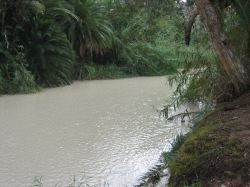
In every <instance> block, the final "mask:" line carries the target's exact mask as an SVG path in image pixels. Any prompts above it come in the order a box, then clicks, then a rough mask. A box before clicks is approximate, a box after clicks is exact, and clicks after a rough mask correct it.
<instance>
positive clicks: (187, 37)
mask: <svg viewBox="0 0 250 187" xmlns="http://www.w3.org/2000/svg"><path fill="white" fill-rule="evenodd" d="M198 14H199V11H198V9H197V8H195V10H194V11H193V12H192V14H191V15H190V17H189V19H188V22H187V24H186V28H185V42H186V45H189V43H190V39H191V32H192V27H193V25H194V22H195V18H196V17H197V16H198Z"/></svg>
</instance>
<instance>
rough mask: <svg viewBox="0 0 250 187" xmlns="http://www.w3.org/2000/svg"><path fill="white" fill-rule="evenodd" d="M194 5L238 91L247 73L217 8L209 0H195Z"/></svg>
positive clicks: (244, 81) (245, 80) (244, 83)
mask: <svg viewBox="0 0 250 187" xmlns="http://www.w3.org/2000/svg"><path fill="white" fill-rule="evenodd" d="M196 6H197V9H198V12H199V15H200V16H201V20H202V22H203V23H204V24H205V26H206V29H207V31H208V34H209V37H210V40H211V42H212V45H213V47H214V49H215V51H216V53H217V55H218V57H219V59H220V61H221V63H222V64H223V67H224V69H225V71H226V72H227V74H228V75H229V77H230V78H231V80H232V83H233V84H234V86H235V88H236V91H237V92H240V90H241V88H242V87H244V86H245V85H246V84H247V73H246V71H245V68H244V67H243V65H242V63H241V60H240V57H239V55H238V54H237V52H236V50H235V49H234V48H233V46H232V45H231V44H230V41H229V39H228V37H227V36H226V34H225V31H224V29H223V24H222V22H221V19H220V17H219V13H218V10H217V9H216V7H215V5H214V4H213V3H212V2H211V1H210V0H196Z"/></svg>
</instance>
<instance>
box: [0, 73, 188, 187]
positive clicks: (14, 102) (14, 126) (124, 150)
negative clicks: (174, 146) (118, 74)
mask: <svg viewBox="0 0 250 187" xmlns="http://www.w3.org/2000/svg"><path fill="white" fill-rule="evenodd" d="M171 94H172V89H171V88H170V87H169V86H168V85H167V79H166V77H141V78H129V79H119V80H100V81H83V82H75V83H74V84H73V85H71V86H67V87H61V88H54V89H47V90H43V91H42V92H40V93H36V94H28V95H15V96H2V97H0V142H1V144H0V186H3V187H17V186H18V187H27V186H30V185H31V184H32V181H33V180H34V178H35V177H36V176H38V177H40V176H42V182H43V184H44V186H55V185H59V186H60V185H61V186H67V185H69V184H71V183H72V181H73V180H74V178H75V179H76V181H77V182H82V183H83V184H88V185H90V186H104V185H106V186H107V185H108V186H114V187H118V186H133V185H135V184H137V183H138V179H139V178H140V177H141V176H142V175H143V174H144V173H145V172H147V171H148V169H150V168H151V167H153V166H154V164H155V163H156V162H157V160H158V159H159V156H160V154H161V152H162V150H167V149H169V147H170V141H171V140H172V138H173V137H174V136H176V134H178V133H179V132H180V131H185V130H186V128H185V127H184V126H183V125H181V124H179V125H178V124H177V125H176V124H172V123H166V122H165V120H164V119H162V118H160V117H159V113H158V112H157V109H159V108H160V107H162V106H163V105H164V103H165V102H166V100H167V99H168V98H169V97H170V95H171Z"/></svg>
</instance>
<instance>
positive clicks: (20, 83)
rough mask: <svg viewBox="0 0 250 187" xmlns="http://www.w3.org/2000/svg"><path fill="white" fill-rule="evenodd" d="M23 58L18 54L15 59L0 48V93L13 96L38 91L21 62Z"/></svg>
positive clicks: (31, 76) (30, 75)
mask: <svg viewBox="0 0 250 187" xmlns="http://www.w3.org/2000/svg"><path fill="white" fill-rule="evenodd" d="M25 60H26V59H25V57H24V56H23V54H22V53H19V55H18V56H17V57H14V56H13V55H11V54H10V53H9V52H8V51H7V50H6V49H3V48H0V61H1V62H4V63H1V64H0V93H1V94H15V93H29V92H35V91H37V89H38V86H37V85H36V83H35V81H34V77H33V75H32V74H31V72H29V71H28V70H27V69H26V67H25V65H24V64H23V62H24V61H25Z"/></svg>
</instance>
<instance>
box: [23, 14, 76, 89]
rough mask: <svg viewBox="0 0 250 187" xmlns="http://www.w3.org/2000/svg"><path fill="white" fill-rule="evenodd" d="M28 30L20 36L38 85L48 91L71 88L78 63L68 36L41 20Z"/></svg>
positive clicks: (34, 19)
mask: <svg viewBox="0 0 250 187" xmlns="http://www.w3.org/2000/svg"><path fill="white" fill-rule="evenodd" d="M30 23H32V24H30ZM26 28H28V29H27V30H26V29H25V30H24V31H23V32H22V35H21V36H22V39H23V41H24V42H23V43H24V47H25V49H26V51H25V52H26V55H27V61H28V64H29V69H30V70H31V72H32V73H33V74H34V76H35V78H36V81H37V82H38V83H39V84H40V85H43V86H49V87H53V86H61V85H66V84H70V83H71V82H72V80H73V68H74V63H75V59H74V51H73V50H72V48H71V45H70V43H69V41H68V40H67V37H66V35H65V33H64V32H62V31H61V30H60V28H59V27H58V26H56V25H53V22H51V21H50V20H47V19H43V18H39V17H34V18H32V19H31V20H30V21H29V22H28V25H27V27H26Z"/></svg>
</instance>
